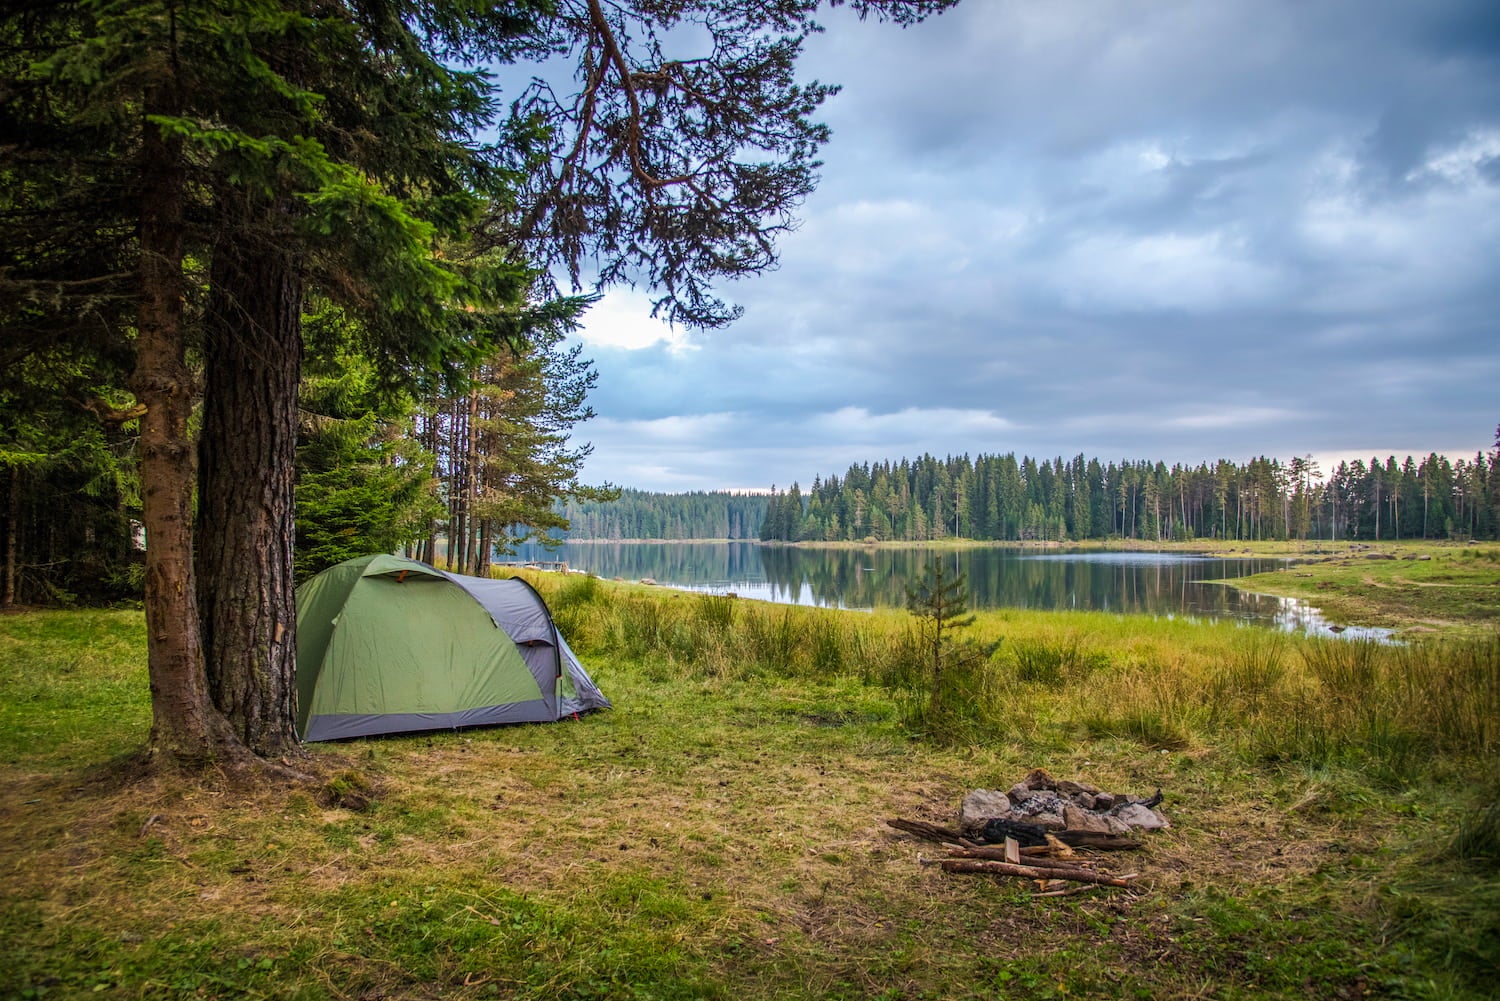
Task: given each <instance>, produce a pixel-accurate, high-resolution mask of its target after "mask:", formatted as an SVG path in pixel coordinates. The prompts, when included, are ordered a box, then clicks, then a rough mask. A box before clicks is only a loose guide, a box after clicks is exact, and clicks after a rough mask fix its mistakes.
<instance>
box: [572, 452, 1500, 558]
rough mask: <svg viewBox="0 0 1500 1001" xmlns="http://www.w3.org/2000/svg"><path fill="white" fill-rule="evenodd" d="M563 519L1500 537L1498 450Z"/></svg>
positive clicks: (839, 528) (671, 528) (587, 526)
mask: <svg viewBox="0 0 1500 1001" xmlns="http://www.w3.org/2000/svg"><path fill="white" fill-rule="evenodd" d="M560 510H561V513H562V514H563V516H564V518H565V519H566V520H567V521H568V522H569V523H570V525H571V528H570V530H569V531H568V533H567V537H569V538H572V539H751V538H758V539H760V540H762V541H780V542H823V541H827V542H840V541H864V540H869V539H874V540H876V541H880V542H885V541H909V542H923V541H930V540H934V539H947V538H964V539H975V540H984V541H1023V540H1055V541H1061V540H1066V539H1108V538H1121V539H1138V540H1154V541H1166V540H1173V539H1227V540H1256V539H1327V540H1333V541H1337V540H1344V539H1349V540H1366V541H1376V540H1383V539H1448V538H1474V539H1493V538H1496V537H1497V536H1500V447H1497V448H1496V450H1495V451H1493V452H1490V453H1484V452H1480V453H1478V454H1476V455H1475V456H1474V458H1473V459H1472V460H1466V459H1459V460H1456V461H1454V460H1450V459H1449V458H1447V457H1446V456H1441V455H1436V454H1429V455H1428V456H1427V457H1426V458H1423V459H1416V458H1414V457H1412V456H1407V457H1406V459H1405V460H1404V461H1401V462H1398V461H1397V460H1396V458H1395V457H1394V456H1391V457H1388V458H1386V459H1385V460H1384V461H1382V460H1380V459H1379V458H1372V459H1371V460H1370V461H1369V462H1368V463H1366V462H1364V461H1363V460H1354V461H1352V462H1340V463H1339V465H1338V466H1337V467H1336V468H1334V469H1333V470H1332V471H1331V472H1330V473H1329V474H1328V475H1326V476H1325V475H1323V473H1322V471H1321V470H1320V469H1319V468H1318V464H1317V463H1316V462H1314V461H1313V460H1311V459H1310V458H1305V457H1298V458H1293V459H1291V460H1290V461H1287V462H1282V461H1281V460H1279V459H1268V458H1264V457H1260V458H1256V459H1253V460H1251V461H1250V462H1246V463H1234V462H1230V461H1228V460H1225V459H1221V460H1219V461H1218V462H1215V463H1213V464H1209V463H1206V462H1204V463H1200V464H1199V465H1197V466H1186V465H1173V466H1168V465H1167V464H1166V463H1164V462H1151V461H1146V460H1142V461H1136V462H1129V461H1126V462H1118V463H1117V462H1101V461H1100V460H1099V459H1087V458H1085V457H1084V456H1082V455H1078V456H1076V457H1074V458H1073V459H1071V460H1065V459H1062V458H1056V459H1052V460H1037V459H1033V458H1031V457H1029V456H1028V457H1022V458H1019V459H1018V458H1017V457H1016V456H1015V454H1014V453H1007V454H1005V455H986V454H981V455H979V456H978V457H977V458H973V459H971V458H970V457H969V456H967V455H964V456H958V457H954V456H949V457H947V458H944V459H938V458H936V457H934V456H932V455H923V456H921V457H920V458H917V459H915V460H908V459H902V460H900V461H898V462H892V461H884V462H875V463H856V464H854V465H851V466H850V467H849V469H848V471H847V472H845V473H844V475H843V476H838V475H832V476H828V477H826V478H825V477H821V476H819V477H817V478H815V479H814V480H813V485H812V488H811V489H810V490H808V491H806V492H803V490H802V489H801V487H800V485H798V484H796V483H794V484H792V486H791V487H790V488H789V489H787V490H776V489H775V488H772V491H771V493H770V494H769V495H760V496H755V495H745V494H733V493H723V492H707V493H704V492H699V493H687V494H662V493H649V492H645V491H635V490H627V491H624V493H623V495H622V496H621V497H620V499H619V500H617V501H614V502H611V503H597V502H591V501H586V500H570V501H568V502H567V503H565V504H564V505H562V507H561V509H560ZM752 526H753V527H752Z"/></svg>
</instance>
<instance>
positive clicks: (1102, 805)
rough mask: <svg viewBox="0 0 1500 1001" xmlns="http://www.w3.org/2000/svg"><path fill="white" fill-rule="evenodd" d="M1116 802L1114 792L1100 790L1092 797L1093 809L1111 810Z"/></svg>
mask: <svg viewBox="0 0 1500 1001" xmlns="http://www.w3.org/2000/svg"><path fill="white" fill-rule="evenodd" d="M1116 802H1117V800H1116V798H1115V794H1114V793H1112V792H1101V793H1099V794H1098V795H1097V796H1095V797H1094V809H1096V810H1104V811H1108V810H1112V809H1114V805H1115V803H1116Z"/></svg>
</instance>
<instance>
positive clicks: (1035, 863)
mask: <svg viewBox="0 0 1500 1001" xmlns="http://www.w3.org/2000/svg"><path fill="white" fill-rule="evenodd" d="M948 854H949V857H950V858H969V859H990V860H992V861H995V862H1011V860H1010V859H1008V858H1006V857H1005V849H1003V848H998V847H993V846H989V845H980V846H978V847H975V848H949V849H948ZM1011 864H1012V865H1028V866H1031V867H1032V868H1033V869H1047V870H1053V869H1057V870H1061V871H1063V872H1092V871H1093V870H1092V869H1090V868H1089V866H1090V865H1091V863H1088V862H1079V861H1074V860H1069V861H1063V860H1061V859H1051V858H1043V857H1038V856H1031V857H1029V858H1028V859H1027V860H1026V861H1025V862H1011Z"/></svg>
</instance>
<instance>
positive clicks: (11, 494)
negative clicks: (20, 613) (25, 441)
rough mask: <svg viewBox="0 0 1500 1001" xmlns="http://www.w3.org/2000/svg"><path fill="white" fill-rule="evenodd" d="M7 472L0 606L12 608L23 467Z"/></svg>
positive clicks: (18, 550)
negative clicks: (3, 561) (3, 560)
mask: <svg viewBox="0 0 1500 1001" xmlns="http://www.w3.org/2000/svg"><path fill="white" fill-rule="evenodd" d="M6 472H7V474H8V475H7V476H6V479H7V481H8V485H7V487H6V497H7V500H6V504H5V576H4V581H3V583H0V607H4V608H10V607H11V606H12V605H14V604H15V603H16V561H17V559H18V553H19V552H20V539H21V469H20V467H19V466H11V467H9V468H8V469H7V470H6Z"/></svg>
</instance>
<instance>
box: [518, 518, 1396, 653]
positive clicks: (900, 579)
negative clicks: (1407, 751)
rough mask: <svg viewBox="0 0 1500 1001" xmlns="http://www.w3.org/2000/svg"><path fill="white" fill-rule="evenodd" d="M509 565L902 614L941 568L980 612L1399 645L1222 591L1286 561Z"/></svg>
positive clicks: (730, 545) (698, 545)
mask: <svg viewBox="0 0 1500 1001" xmlns="http://www.w3.org/2000/svg"><path fill="white" fill-rule="evenodd" d="M509 559H515V560H523V561H524V560H538V561H556V560H561V561H564V562H566V563H567V564H568V567H569V568H570V569H572V570H575V571H583V572H586V573H591V574H595V575H597V576H599V577H604V578H607V579H616V578H618V579H623V580H650V581H654V582H655V583H657V584H660V585H663V586H665V587H673V588H680V589H683V590H688V591H698V592H703V593H709V594H735V595H738V596H739V597H742V598H758V599H761V600H764V601H774V602H781V603H784V604H796V605H822V606H827V607H833V608H862V609H868V608H876V607H898V608H899V607H903V606H904V605H905V596H906V590H907V588H908V587H909V586H910V585H911V584H912V582H913V581H914V580H915V579H916V578H917V576H918V575H920V574H921V572H922V569H923V567H925V566H926V564H927V563H928V562H930V561H931V560H934V559H940V560H943V561H944V562H945V564H946V565H947V568H948V569H950V570H955V571H957V572H959V573H962V574H964V575H965V577H966V579H967V583H968V591H969V607H970V608H973V609H990V608H1033V609H1045V610H1055V609H1074V610H1080V611H1082V610H1096V611H1103V612H1115V613H1120V614H1132V615H1153V616H1182V617H1188V618H1194V619H1230V620H1235V621H1240V622H1247V623H1256V624H1261V625H1267V626H1273V627H1277V628H1281V629H1285V630H1288V631H1293V632H1299V633H1311V634H1325V635H1335V634H1339V635H1343V636H1345V637H1346V638H1353V637H1366V636H1367V637H1373V638H1385V637H1386V636H1388V635H1389V633H1388V631H1387V630H1378V629H1377V630H1370V629H1361V628H1358V627H1349V628H1345V627H1343V626H1340V625H1338V624H1335V623H1331V622H1329V621H1328V620H1327V619H1325V618H1324V617H1323V616H1322V614H1321V613H1320V612H1319V611H1318V610H1317V609H1316V608H1313V607H1311V606H1309V605H1308V604H1307V603H1306V602H1303V601H1298V600H1296V599H1293V598H1277V597H1273V596H1271V595H1264V594H1252V593H1249V592H1245V591H1240V590H1237V589H1236V588H1233V587H1228V586H1226V585H1224V584H1222V583H1215V582H1216V581H1223V580H1228V579H1233V578H1235V577H1245V576H1249V575H1250V574H1257V573H1263V572H1266V571H1270V570H1280V569H1283V568H1285V567H1286V566H1287V561H1286V560H1279V559H1266V558H1243V559H1241V558H1232V559H1224V558H1219V557H1210V556H1199V555H1196V554H1191V553H1155V552H1140V551H1120V552H1099V551H1090V552H1066V551H1064V552H1039V551H1037V550H1035V549H1022V548H1002V547H985V548H974V549H959V550H934V549H928V548H923V547H918V546H912V547H900V548H879V549H876V548H870V549H803V548H796V547H789V546H761V545H757V544H756V543H753V542H668V543H659V542H570V543H565V544H564V545H563V546H562V548H560V549H558V550H555V551H551V552H549V551H547V550H544V549H543V548H542V547H540V546H537V545H534V544H533V545H528V546H525V547H522V550H521V551H520V552H519V553H518V554H516V555H515V556H513V557H509Z"/></svg>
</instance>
